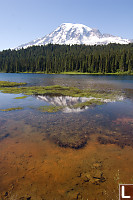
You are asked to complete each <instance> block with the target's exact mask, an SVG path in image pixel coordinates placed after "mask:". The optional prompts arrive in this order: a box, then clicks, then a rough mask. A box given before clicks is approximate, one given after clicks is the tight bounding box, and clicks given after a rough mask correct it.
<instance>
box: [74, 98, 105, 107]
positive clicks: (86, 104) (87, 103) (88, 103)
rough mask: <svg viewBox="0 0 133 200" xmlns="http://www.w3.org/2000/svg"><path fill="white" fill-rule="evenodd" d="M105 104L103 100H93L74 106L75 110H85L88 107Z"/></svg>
mask: <svg viewBox="0 0 133 200" xmlns="http://www.w3.org/2000/svg"><path fill="white" fill-rule="evenodd" d="M103 104H104V103H103V102H102V101H101V100H98V99H91V100H89V101H86V102H81V103H77V104H74V105H73V108H75V109H76V108H80V109H84V108H85V107H86V106H93V105H103Z"/></svg>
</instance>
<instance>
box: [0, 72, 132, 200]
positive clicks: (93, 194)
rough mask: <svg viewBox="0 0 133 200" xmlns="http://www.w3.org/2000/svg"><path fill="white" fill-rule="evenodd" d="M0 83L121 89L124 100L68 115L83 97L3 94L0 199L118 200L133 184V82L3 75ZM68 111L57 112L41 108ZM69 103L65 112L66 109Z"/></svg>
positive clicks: (128, 78) (0, 97)
mask: <svg viewBox="0 0 133 200" xmlns="http://www.w3.org/2000/svg"><path fill="white" fill-rule="evenodd" d="M0 81H15V82H26V83H27V86H32V85H34V86H35V85H41V86H48V85H62V86H75V87H78V88H81V89H84V88H91V89H92V88H94V89H97V90H106V91H109V90H110V89H111V90H114V91H115V90H118V91H120V93H121V97H122V98H121V101H116V102H108V103H105V104H103V105H99V106H93V107H92V106H91V107H86V108H82V109H70V107H69V106H70V105H73V103H75V102H84V101H85V99H83V98H71V97H49V96H46V97H45V96H27V98H25V99H15V98H16V97H21V96H23V94H19V95H18V94H4V93H0V109H6V108H11V107H23V109H22V110H16V111H10V112H3V111H0V196H1V199H13V200H18V199H21V200H22V199H24V200H25V199H31V200H32V199H33V200H43V199H46V200H55V199H56V200H71V199H72V200H73V199H84V200H87V199H89V200H94V199H98V200H102V199H103V200H105V199H110V200H111V199H114V200H115V199H118V195H119V183H127V184H129V183H133V169H132V166H133V76H113V75H111V76H109V75H108V76H101V75H95V76H94V75H93V76H92V75H45V74H10V73H9V74H5V73H0ZM51 104H52V105H66V109H64V110H62V111H59V112H56V113H44V112H40V110H38V107H39V106H45V105H51ZM67 105H68V107H67Z"/></svg>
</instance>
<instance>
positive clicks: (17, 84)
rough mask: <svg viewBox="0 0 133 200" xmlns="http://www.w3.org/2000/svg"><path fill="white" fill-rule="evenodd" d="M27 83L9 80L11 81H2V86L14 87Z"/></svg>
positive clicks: (0, 84) (0, 83) (0, 85)
mask: <svg viewBox="0 0 133 200" xmlns="http://www.w3.org/2000/svg"><path fill="white" fill-rule="evenodd" d="M22 85H26V83H16V82H9V81H0V87H14V86H22Z"/></svg>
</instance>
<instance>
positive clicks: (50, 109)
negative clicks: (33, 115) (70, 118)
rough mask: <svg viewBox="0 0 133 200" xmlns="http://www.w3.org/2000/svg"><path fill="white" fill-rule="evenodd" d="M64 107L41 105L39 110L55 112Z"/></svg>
mask: <svg viewBox="0 0 133 200" xmlns="http://www.w3.org/2000/svg"><path fill="white" fill-rule="evenodd" d="M62 108H63V107H62V106H53V105H50V106H40V107H39V108H38V110H39V111H41V112H48V113H54V112H58V111H60V110H62Z"/></svg>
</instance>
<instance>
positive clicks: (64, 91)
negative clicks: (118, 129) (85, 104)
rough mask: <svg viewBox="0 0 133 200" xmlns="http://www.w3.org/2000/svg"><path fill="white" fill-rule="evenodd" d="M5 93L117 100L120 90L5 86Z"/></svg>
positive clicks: (56, 86) (57, 86)
mask: <svg viewBox="0 0 133 200" xmlns="http://www.w3.org/2000/svg"><path fill="white" fill-rule="evenodd" d="M1 91H2V92H3V93H11V94H12V93H13V94H25V95H49V96H71V97H94V98H101V99H111V100H115V99H116V96H118V94H119V93H118V91H97V90H94V89H84V90H81V89H78V88H76V87H64V86H59V85H53V86H45V87H44V86H30V87H3V88H1Z"/></svg>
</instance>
